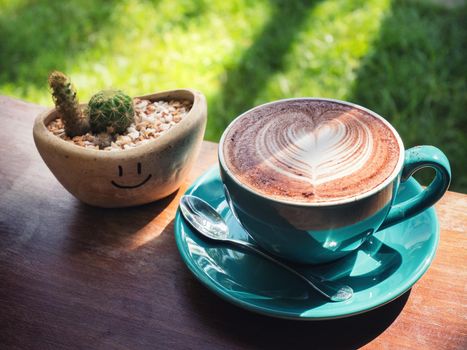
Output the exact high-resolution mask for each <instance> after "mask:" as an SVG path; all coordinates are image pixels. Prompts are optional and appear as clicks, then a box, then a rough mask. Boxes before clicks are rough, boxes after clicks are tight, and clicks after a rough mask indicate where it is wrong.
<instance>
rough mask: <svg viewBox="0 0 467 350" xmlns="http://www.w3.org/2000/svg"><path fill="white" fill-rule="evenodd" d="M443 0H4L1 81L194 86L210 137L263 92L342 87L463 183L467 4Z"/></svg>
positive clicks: (34, 89)
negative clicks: (444, 160) (203, 99)
mask: <svg viewBox="0 0 467 350" xmlns="http://www.w3.org/2000/svg"><path fill="white" fill-rule="evenodd" d="M436 2H438V3H439V2H442V1H439V0H438V1H435V0H431V1H430V0H425V1H422V0H411V1H409V0H393V1H390V0H355V1H341V0H334V1H332V0H328V1H324V0H323V1H305V0H303V1H291V0H289V1H287V0H270V1H266V0H256V1H255V0H232V1H225V0H197V1H191V0H183V1H182V0H180V1H172V0H164V1H163V0H160V1H158V0H152V1H151V0H141V1H136V0H105V1H104V0H101V1H92V0H75V1H73V2H67V1H59V0H56V1H54V0H29V1H28V0H15V1H14V0H0V94H5V95H11V96H16V97H19V98H22V99H26V100H29V101H32V102H37V103H41V104H45V105H52V101H51V99H50V96H49V93H48V90H47V86H46V80H47V75H48V73H49V71H51V70H53V69H59V70H63V71H65V72H66V73H67V74H69V75H70V76H71V77H72V79H73V81H74V82H75V84H76V85H77V87H78V90H79V94H80V99H81V100H82V101H87V100H89V98H90V97H91V96H92V94H93V93H95V92H97V91H98V90H100V89H103V88H107V87H114V88H122V89H124V90H125V91H126V92H127V93H129V94H130V95H139V94H144V93H149V92H153V91H158V90H163V89H171V88H175V87H193V88H196V89H199V90H201V91H203V93H204V94H205V95H206V96H207V98H208V102H209V122H208V129H207V131H206V139H209V140H213V141H218V139H219V137H220V135H221V133H222V131H223V129H224V128H225V126H226V125H227V124H228V123H229V121H230V120H232V119H233V118H234V117H235V116H236V115H238V114H239V113H241V112H243V111H245V110H247V109H249V108H251V107H252V106H255V105H257V104H260V103H263V102H267V101H271V100H274V99H279V98H286V97H294V96H325V97H332V98H338V99H345V100H349V101H353V102H356V103H359V104H361V105H364V106H367V107H369V108H370V109H373V110H374V111H376V112H378V113H380V114H381V115H383V116H385V117H386V118H387V119H389V120H390V121H391V123H393V124H394V125H395V127H396V128H397V129H398V130H399V131H400V134H401V136H402V138H403V139H404V142H405V144H406V146H407V147H410V146H413V145H416V144H433V145H436V146H438V147H440V148H442V149H443V150H444V151H445V152H446V154H447V155H448V157H449V158H450V160H451V164H452V167H453V183H452V186H451V189H453V190H457V191H462V192H467V165H466V161H465V160H466V159H467V136H466V132H467V113H466V110H467V82H466V78H467V65H466V63H465V62H467V47H466V43H467V26H466V25H465V23H467V18H466V17H467V16H466V15H467V7H466V6H465V4H464V5H462V4H461V5H458V6H454V7H446V6H440V5H437V4H436ZM456 2H457V3H462V2H463V1H460V0H458V1H451V3H456ZM464 3H465V2H464Z"/></svg>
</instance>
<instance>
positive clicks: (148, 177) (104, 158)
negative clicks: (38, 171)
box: [33, 89, 207, 208]
mask: <svg viewBox="0 0 467 350" xmlns="http://www.w3.org/2000/svg"><path fill="white" fill-rule="evenodd" d="M138 97H139V98H141V99H148V100H151V101H158V100H172V99H174V100H189V101H192V102H193V106H192V108H191V110H190V112H189V113H188V114H187V115H186V117H185V118H183V119H182V120H181V121H180V122H179V123H177V124H176V125H174V126H173V127H172V128H171V129H170V130H168V131H167V132H166V133H164V134H162V135H161V136H159V137H158V138H157V139H155V140H153V141H151V142H148V143H145V144H143V145H139V146H137V147H135V148H131V149H127V150H122V151H103V150H93V149H85V148H82V147H80V146H77V145H74V144H72V143H69V142H67V141H65V140H62V139H60V138H59V137H57V136H55V135H53V134H52V133H51V132H50V131H49V130H48V129H47V127H46V125H47V124H48V123H50V122H51V121H52V120H54V119H55V118H57V112H56V110H55V109H51V110H49V111H47V112H44V113H42V114H40V115H39V116H38V117H37V118H36V120H35V123H34V128H33V136H34V141H35V143H36V147H37V149H38V150H39V153H40V155H41V156H42V159H43V160H44V162H45V163H46V164H47V166H48V167H49V169H50V170H51V171H52V173H53V174H54V175H55V177H56V178H57V179H58V181H59V182H60V183H61V184H62V185H63V187H65V188H66V189H67V190H68V191H69V192H70V193H71V194H73V195H74V196H75V197H76V198H78V199H80V200H81V201H83V202H85V203H87V204H90V205H94V206H98V207H105V208H115V207H128V206H134V205H140V204H145V203H149V202H152V201H155V200H158V199H161V198H164V197H166V196H168V195H169V194H171V193H173V192H175V191H176V190H177V189H178V188H179V187H180V185H181V183H182V181H183V180H184V178H185V177H186V176H187V174H188V172H189V171H190V169H191V167H192V165H193V163H194V162H195V160H196V158H197V156H198V153H199V150H200V147H201V142H202V140H203V136H204V131H205V128H206V120H207V105H206V99H205V97H204V96H203V95H202V94H201V93H200V92H197V91H194V90H190V89H180V90H171V91H164V92H159V93H155V94H151V95H146V96H138Z"/></svg>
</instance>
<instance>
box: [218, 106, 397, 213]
mask: <svg viewBox="0 0 467 350" xmlns="http://www.w3.org/2000/svg"><path fill="white" fill-rule="evenodd" d="M287 101H329V102H335V103H338V104H343V105H347V106H350V107H354V108H357V109H360V110H363V111H364V112H367V113H369V114H371V115H372V116H374V117H375V118H377V119H379V120H380V121H381V122H382V123H383V124H384V125H386V126H387V127H388V129H389V130H391V132H392V133H393V135H394V136H395V138H396V140H397V143H398V146H399V158H398V160H397V164H396V166H395V167H394V170H393V171H392V172H391V173H390V174H389V175H388V177H387V178H386V179H385V180H384V181H383V182H381V183H380V184H378V185H377V186H375V187H374V188H372V189H371V190H369V191H366V192H363V193H360V194H357V195H355V196H351V197H348V198H343V199H340V200H335V201H332V200H331V201H325V202H317V203H309V202H298V201H292V200H286V199H279V198H274V197H272V196H267V195H265V194H262V193H260V192H259V191H257V190H255V189H254V188H252V187H250V186H248V185H246V184H244V183H242V182H241V181H240V180H239V179H238V178H237V177H236V176H235V174H233V173H232V171H231V170H230V169H229V167H228V166H227V164H226V163H225V160H224V153H223V144H224V141H225V137H226V135H227V133H228V131H229V130H230V129H231V128H232V126H233V124H235V123H236V122H237V121H238V120H239V119H240V118H242V117H243V116H244V115H246V114H248V113H250V112H251V111H253V110H255V109H258V108H262V107H265V106H268V105H271V104H275V103H281V102H287ZM404 152H405V148H404V143H403V142H402V139H401V137H400V135H399V133H398V132H397V130H396V129H395V128H394V127H393V126H392V125H391V124H390V123H389V122H388V121H387V120H386V119H384V118H383V117H382V116H380V115H379V114H378V113H376V112H373V111H372V110H370V109H368V108H365V107H363V106H360V105H358V104H356V103H352V102H347V101H342V100H338V99H333V98H326V97H293V98H285V99H280V100H275V101H271V102H267V103H263V104H261V105H258V106H255V107H253V108H250V109H249V110H247V111H245V112H243V113H242V114H240V115H239V116H237V117H236V118H235V119H233V120H232V121H231V122H230V123H229V125H228V126H227V127H226V128H225V130H224V132H223V133H222V136H221V139H220V141H219V145H218V159H219V164H220V166H221V167H222V169H223V170H224V171H225V172H226V173H227V175H228V176H229V177H230V178H231V179H232V180H233V181H234V182H235V183H236V184H237V185H239V186H240V187H242V188H243V189H245V190H246V191H248V192H250V193H252V194H253V195H256V196H259V197H261V198H264V199H267V200H269V201H272V202H276V203H280V204H286V205H291V206H299V207H332V206H337V205H342V204H347V203H352V202H356V201H359V200H361V199H364V198H367V197H370V196H372V195H374V194H375V193H378V192H379V191H381V190H382V189H384V188H386V186H388V185H389V184H390V183H392V182H393V180H394V179H395V178H396V177H397V176H398V174H399V173H400V171H401V169H402V166H403V164H404Z"/></svg>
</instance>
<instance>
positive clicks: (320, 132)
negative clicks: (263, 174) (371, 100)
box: [256, 114, 373, 186]
mask: <svg viewBox="0 0 467 350" xmlns="http://www.w3.org/2000/svg"><path fill="white" fill-rule="evenodd" d="M278 127H279V125H278V123H277V120H273V121H271V122H269V123H267V124H265V125H264V127H263V128H261V130H259V132H258V135H257V138H256V150H257V152H258V155H259V158H261V159H263V160H264V164H265V165H266V166H268V167H269V168H270V170H272V171H274V172H277V173H280V174H281V175H283V176H287V177H289V178H291V179H296V180H301V181H307V182H309V183H310V185H312V186H318V185H321V184H324V183H326V182H330V181H333V180H336V179H339V178H343V177H346V176H349V175H352V173H355V172H357V171H359V170H360V169H361V168H362V167H364V166H365V164H366V162H367V161H368V159H369V158H370V157H371V154H372V148H373V139H372V135H371V131H370V130H369V128H368V127H367V126H366V125H365V124H364V123H362V122H361V121H360V120H359V119H358V118H356V117H354V116H352V115H350V114H349V115H346V116H345V117H344V116H342V115H341V116H340V117H339V118H326V117H325V116H323V117H322V118H320V121H319V122H317V123H311V124H310V123H294V124H290V125H288V126H287V127H286V128H284V129H282V128H278ZM283 127H285V126H283Z"/></svg>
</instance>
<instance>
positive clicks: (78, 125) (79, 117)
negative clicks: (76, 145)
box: [49, 71, 89, 137]
mask: <svg viewBox="0 0 467 350" xmlns="http://www.w3.org/2000/svg"><path fill="white" fill-rule="evenodd" d="M49 86H50V87H51V89H52V98H53V100H54V103H55V107H56V108H57V111H58V112H59V113H60V116H61V117H62V120H63V123H64V125H65V133H66V134H67V135H68V136H70V137H73V136H78V135H84V134H86V133H87V132H88V131H89V121H88V117H87V115H86V113H83V111H82V110H81V109H80V107H79V103H78V97H77V95H76V89H75V87H74V86H73V84H72V83H71V80H70V78H68V77H67V76H66V75H65V74H63V73H62V72H59V71H54V72H52V73H50V75H49Z"/></svg>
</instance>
